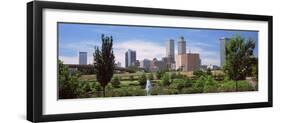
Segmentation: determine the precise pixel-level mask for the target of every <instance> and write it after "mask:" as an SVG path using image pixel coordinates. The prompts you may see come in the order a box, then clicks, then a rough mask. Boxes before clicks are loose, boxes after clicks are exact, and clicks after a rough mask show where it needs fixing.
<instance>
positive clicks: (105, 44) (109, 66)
mask: <svg viewBox="0 0 281 123" xmlns="http://www.w3.org/2000/svg"><path fill="white" fill-rule="evenodd" d="M101 40H102V46H101V50H100V49H99V48H98V47H96V48H95V53H94V61H95V62H94V69H95V71H96V75H97V80H98V82H99V83H100V84H101V86H102V88H103V96H104V97H105V87H106V85H107V84H108V82H110V80H111V78H112V76H113V72H114V66H115V65H114V63H115V60H114V59H115V57H114V54H113V49H112V45H113V39H112V36H110V37H108V36H104V35H103V34H102V36H101Z"/></svg>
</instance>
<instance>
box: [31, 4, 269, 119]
mask: <svg viewBox="0 0 281 123" xmlns="http://www.w3.org/2000/svg"><path fill="white" fill-rule="evenodd" d="M272 102H273V101H272V16H265V15H247V14H232V13H216V12H202V11H185V10H171V9H158V8H140V7H125V6H109V5H96V4H82V3H62V2H46V1H35V2H34V1H33V2H30V3H28V4H27V119H28V120H29V121H33V122H44V121H60V120H77V119H91V118H106V117H122V116H136V115H153V114H168V113H183V112H198V111H213V110H227V109H244V108H258V107H272Z"/></svg>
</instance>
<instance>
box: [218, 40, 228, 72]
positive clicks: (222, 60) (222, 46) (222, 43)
mask: <svg viewBox="0 0 281 123" xmlns="http://www.w3.org/2000/svg"><path fill="white" fill-rule="evenodd" d="M219 40H220V67H223V64H224V63H225V57H226V54H225V52H226V51H225V45H226V42H227V41H229V38H226V37H222V38H220V39H219Z"/></svg>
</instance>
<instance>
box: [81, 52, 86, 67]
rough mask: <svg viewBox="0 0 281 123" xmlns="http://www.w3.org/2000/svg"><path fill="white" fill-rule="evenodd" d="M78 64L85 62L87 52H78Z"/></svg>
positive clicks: (84, 63)
mask: <svg viewBox="0 0 281 123" xmlns="http://www.w3.org/2000/svg"><path fill="white" fill-rule="evenodd" d="M79 64H81V65H86V64H87V52H79Z"/></svg>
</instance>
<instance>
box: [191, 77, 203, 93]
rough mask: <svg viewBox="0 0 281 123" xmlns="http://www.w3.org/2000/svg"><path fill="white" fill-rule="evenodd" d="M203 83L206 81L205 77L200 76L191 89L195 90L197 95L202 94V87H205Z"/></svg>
mask: <svg viewBox="0 0 281 123" xmlns="http://www.w3.org/2000/svg"><path fill="white" fill-rule="evenodd" d="M205 81H206V77H205V76H200V77H199V78H198V79H197V80H196V82H195V84H194V85H193V87H192V88H194V89H195V91H196V92H198V93H203V92H204V86H205Z"/></svg>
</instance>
